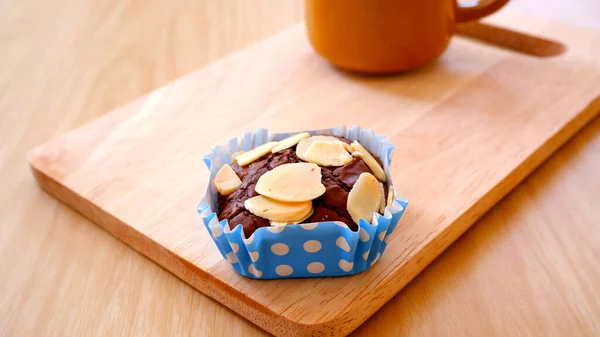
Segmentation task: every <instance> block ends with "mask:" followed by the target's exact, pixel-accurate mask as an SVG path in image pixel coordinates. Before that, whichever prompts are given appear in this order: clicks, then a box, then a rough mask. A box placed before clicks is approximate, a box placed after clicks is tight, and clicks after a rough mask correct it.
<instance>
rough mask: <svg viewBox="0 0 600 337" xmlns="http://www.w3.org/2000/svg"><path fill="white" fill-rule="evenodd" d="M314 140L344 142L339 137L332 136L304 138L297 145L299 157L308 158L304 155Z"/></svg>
mask: <svg viewBox="0 0 600 337" xmlns="http://www.w3.org/2000/svg"><path fill="white" fill-rule="evenodd" d="M314 142H329V143H337V142H340V143H343V142H342V141H340V140H339V139H337V138H335V137H332V136H312V137H310V138H306V139H303V140H302V141H300V143H298V146H296V155H297V156H298V158H300V159H302V160H306V159H304V157H303V155H304V153H305V152H306V150H308V147H309V146H310V145H311V144H312V143H314ZM306 161H308V160H306Z"/></svg>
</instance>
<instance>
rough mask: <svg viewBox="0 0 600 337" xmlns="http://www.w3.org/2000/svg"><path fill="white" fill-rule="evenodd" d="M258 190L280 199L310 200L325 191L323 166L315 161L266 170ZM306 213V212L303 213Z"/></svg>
mask: <svg viewBox="0 0 600 337" xmlns="http://www.w3.org/2000/svg"><path fill="white" fill-rule="evenodd" d="M255 190H256V192H258V193H260V194H262V195H264V196H266V197H269V198H272V199H275V200H279V201H287V202H299V201H310V200H313V199H315V198H317V197H319V196H321V195H322V194H323V193H325V186H323V184H322V183H321V168H320V167H319V166H317V165H315V164H313V163H294V164H283V165H280V166H277V167H276V168H274V169H272V170H271V171H267V172H265V173H264V174H263V175H262V176H260V178H258V181H257V182H256V187H255ZM302 215H304V214H302Z"/></svg>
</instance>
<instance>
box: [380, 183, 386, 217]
mask: <svg viewBox="0 0 600 337" xmlns="http://www.w3.org/2000/svg"><path fill="white" fill-rule="evenodd" d="M379 194H381V201H380V202H379V213H381V214H383V212H385V206H386V202H385V201H386V200H385V190H384V187H383V183H379Z"/></svg>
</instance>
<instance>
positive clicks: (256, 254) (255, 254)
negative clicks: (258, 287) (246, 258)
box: [249, 252, 258, 262]
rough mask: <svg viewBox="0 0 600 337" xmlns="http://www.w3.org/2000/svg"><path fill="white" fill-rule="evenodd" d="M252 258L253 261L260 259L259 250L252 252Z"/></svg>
mask: <svg viewBox="0 0 600 337" xmlns="http://www.w3.org/2000/svg"><path fill="white" fill-rule="evenodd" d="M249 254H250V260H252V262H256V261H258V252H250V253H249Z"/></svg>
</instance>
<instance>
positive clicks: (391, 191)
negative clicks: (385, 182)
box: [387, 185, 395, 207]
mask: <svg viewBox="0 0 600 337" xmlns="http://www.w3.org/2000/svg"><path fill="white" fill-rule="evenodd" d="M394 197H395V195H394V186H392V185H390V189H389V190H388V199H387V207H392V204H393V203H394Z"/></svg>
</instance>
